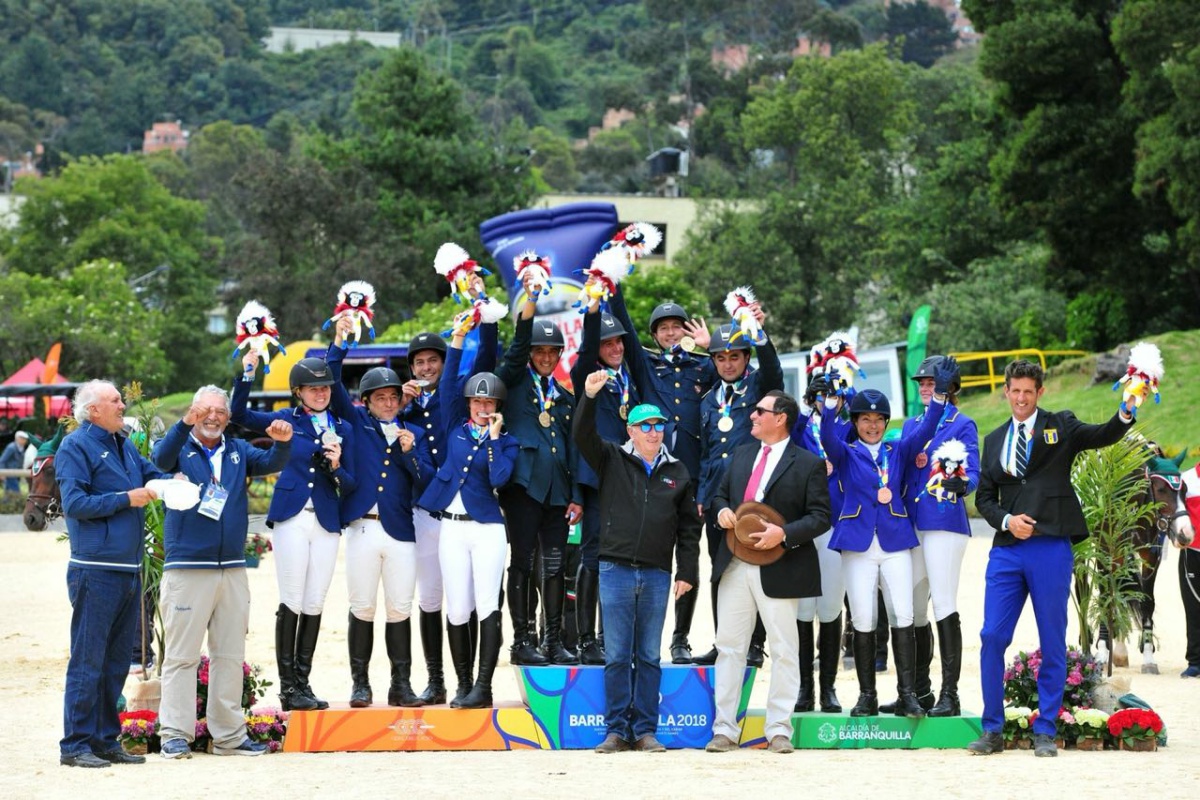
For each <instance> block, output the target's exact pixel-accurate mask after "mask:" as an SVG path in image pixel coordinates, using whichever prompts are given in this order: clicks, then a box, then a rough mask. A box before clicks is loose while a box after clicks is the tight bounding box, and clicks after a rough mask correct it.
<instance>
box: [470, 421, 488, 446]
mask: <svg viewBox="0 0 1200 800" xmlns="http://www.w3.org/2000/svg"><path fill="white" fill-rule="evenodd" d="M466 427H467V433H469V434H471V438H472V439H473V440H475V441H476V442H482V441H483V437H484V436H486V435H487V432H488V426H487V425H476V424H475V423H474V422H472V421H470V420H467V426H466ZM476 446H478V445H476Z"/></svg>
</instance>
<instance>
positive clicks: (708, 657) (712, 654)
mask: <svg viewBox="0 0 1200 800" xmlns="http://www.w3.org/2000/svg"><path fill="white" fill-rule="evenodd" d="M692 663H693V664H696V665H698V666H701V667H711V666H712V665H713V664H715V663H717V648H716V647H713V649H712V650H709V651H708V652H707V653H701V654H700V655H698V656H692Z"/></svg>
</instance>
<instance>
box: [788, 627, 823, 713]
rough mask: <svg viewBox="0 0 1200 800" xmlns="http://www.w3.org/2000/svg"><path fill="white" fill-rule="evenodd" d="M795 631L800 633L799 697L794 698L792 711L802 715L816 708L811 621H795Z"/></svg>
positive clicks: (814, 649)
mask: <svg viewBox="0 0 1200 800" xmlns="http://www.w3.org/2000/svg"><path fill="white" fill-rule="evenodd" d="M796 629H797V630H798V631H799V632H800V695H799V696H798V697H797V698H796V706H795V708H794V709H792V710H793V711H796V712H797V713H802V712H805V711H812V710H813V709H814V708H816V702H817V701H816V698H815V697H814V696H813V695H814V691H813V690H814V689H815V684H814V683H813V655H814V654H815V653H816V644H815V643H814V640H813V623H812V620H811V619H810V620H807V621H806V620H802V619H798V620H796Z"/></svg>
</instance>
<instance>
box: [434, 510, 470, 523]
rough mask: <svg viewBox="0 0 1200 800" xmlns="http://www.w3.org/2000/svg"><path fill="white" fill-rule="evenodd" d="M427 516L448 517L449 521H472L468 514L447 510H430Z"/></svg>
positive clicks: (435, 517)
mask: <svg viewBox="0 0 1200 800" xmlns="http://www.w3.org/2000/svg"><path fill="white" fill-rule="evenodd" d="M429 516H431V517H433V518H434V519H448V520H450V521H451V522H474V521H475V520H474V519H472V518H471V515H470V514H452V513H450V512H449V511H430V512H429Z"/></svg>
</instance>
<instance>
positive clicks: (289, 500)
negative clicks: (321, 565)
mask: <svg viewBox="0 0 1200 800" xmlns="http://www.w3.org/2000/svg"><path fill="white" fill-rule="evenodd" d="M253 385H254V382H253V381H246V380H239V381H236V382H235V383H234V384H233V399H231V400H230V401H229V410H230V414H231V416H230V420H231V421H232V422H234V423H236V424H238V425H241V426H243V427H246V428H249V429H250V430H252V431H258V432H260V433H261V432H264V431H266V429H267V428H268V427H269V426H270V424H271V423H272V422H274V421H275V420H277V419H281V420H283V421H284V422H288V423H291V426H292V442H291V445H292V454H291V457H290V458H289V459H288V462H287V465H286V466H284V468H283V471H282V472H281V473H280V474H279V479H278V480H277V481H276V482H275V491H274V493H273V494H272V495H271V507H270V508H269V509H268V510H267V525H268V526H270V527H274V523H276V522H282V521H284V520H285V519H291V518H292V517H294V516H296V515H297V514H299V513H301V511H303V509H304V506H305V504H306V503H307V502H308V499H309V498H310V497H311V498H312V503H313V510H314V511H315V512H316V514H317V521H318V522H319V523H321V527H322V528H324V529H325V530H327V531H329V532H330V533H341V532H342V515H341V508H340V504H339V500H338V493H339V492H341V493H342V494H343V495H349V494H350V493H351V492H353V491H354V487H355V486H357V485H358V484H357V483H356V482H355V480H354V472H353V469H352V467H351V458H350V453H353V452H354V431H353V429H352V428H351V427H350V425H349V424H348V423H347V422H346V421H345V420H343V419H339V418H337V417H336V416H334V418H333V428H334V431H335V432H336V433H337V435H338V436H340V437H342V455H343V457H342V459H341V463H340V464H339V466H338V468H337V470H336V471H334V473H333V475H332V476H330V475H327V474H325V473H324V472H319V471H317V468H316V467H314V466H313V465H312V457H313V453H316V452H317V451H318V450H321V449H322V448H321V437H320V436H319V435H318V434H317V429H316V427H315V426H314V425H313V422H312V419H310V418H309V416H308V414H306V413H304V411H303V410H302V409H300V408H299V407H292V408H285V409H283V410H282V411H270V412H263V411H250V410H249V409H247V408H246V401H247V400H249V399H250V388H251V387H252V386H253Z"/></svg>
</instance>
